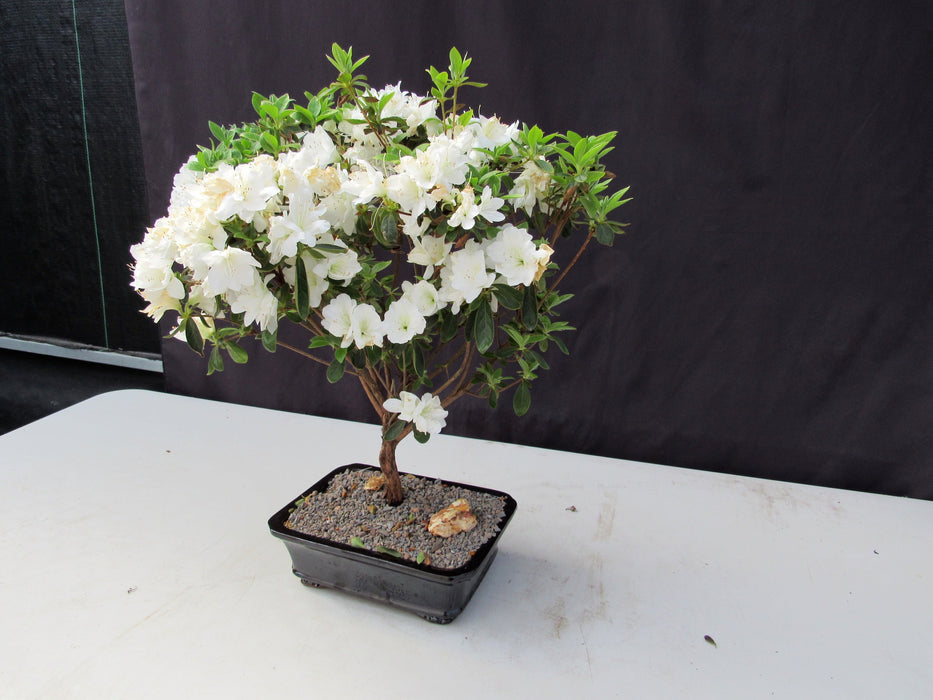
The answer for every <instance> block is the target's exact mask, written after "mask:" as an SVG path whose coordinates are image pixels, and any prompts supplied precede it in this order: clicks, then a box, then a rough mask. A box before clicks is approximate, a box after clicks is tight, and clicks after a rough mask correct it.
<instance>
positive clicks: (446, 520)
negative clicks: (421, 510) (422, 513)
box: [428, 498, 476, 538]
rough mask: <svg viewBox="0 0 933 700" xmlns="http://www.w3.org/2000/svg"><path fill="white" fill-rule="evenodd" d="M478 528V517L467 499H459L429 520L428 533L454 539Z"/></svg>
mask: <svg viewBox="0 0 933 700" xmlns="http://www.w3.org/2000/svg"><path fill="white" fill-rule="evenodd" d="M474 527H476V516H475V515H474V514H473V511H471V510H470V504H469V502H467V500H466V499H465V498H458V499H457V500H456V501H454V502H453V503H451V504H450V505H449V506H447V507H446V508H442V509H441V510H439V511H438V512H436V513H435V514H434V515H432V516H431V518H430V520H428V532H430V533H431V534H432V535H437V536H438V537H445V538H446V537H453V536H454V535H456V534H458V533H460V532H469V531H470V530H472V529H473V528H474Z"/></svg>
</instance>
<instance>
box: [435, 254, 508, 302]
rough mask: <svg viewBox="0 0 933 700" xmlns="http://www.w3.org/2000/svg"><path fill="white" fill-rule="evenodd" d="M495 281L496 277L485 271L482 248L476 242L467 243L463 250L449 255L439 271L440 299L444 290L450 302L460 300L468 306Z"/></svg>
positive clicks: (484, 256)
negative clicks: (447, 261) (448, 258)
mask: <svg viewBox="0 0 933 700" xmlns="http://www.w3.org/2000/svg"><path fill="white" fill-rule="evenodd" d="M495 281H496V276H495V275H494V274H493V273H491V272H488V271H487V270H486V255H485V253H484V252H483V248H482V246H481V245H480V244H479V243H477V242H476V241H468V242H467V244H466V246H465V247H464V248H463V250H458V251H456V252H454V253H451V254H450V262H449V263H448V264H447V265H445V266H444V268H443V269H442V270H441V292H442V298H444V290H445V289H446V290H447V295H448V296H449V297H450V301H452V302H457V301H460V300H462V301H464V302H466V303H467V304H469V303H470V302H471V301H473V300H474V299H475V298H476V297H478V296H479V295H480V293H481V292H482V291H483V290H484V289H487V288H489V287H491V286H492V283H493V282H495ZM458 297H461V299H458ZM457 308H459V305H458V307H457Z"/></svg>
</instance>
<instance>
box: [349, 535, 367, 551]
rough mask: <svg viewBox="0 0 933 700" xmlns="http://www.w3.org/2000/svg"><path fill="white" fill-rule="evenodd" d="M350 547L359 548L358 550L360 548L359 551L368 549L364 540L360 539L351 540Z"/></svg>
mask: <svg viewBox="0 0 933 700" xmlns="http://www.w3.org/2000/svg"><path fill="white" fill-rule="evenodd" d="M350 546H351V547H357V548H359V549H365V548H366V545H365V544H363V540H361V539H360V538H359V537H351V538H350Z"/></svg>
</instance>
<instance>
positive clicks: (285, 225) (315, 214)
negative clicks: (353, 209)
mask: <svg viewBox="0 0 933 700" xmlns="http://www.w3.org/2000/svg"><path fill="white" fill-rule="evenodd" d="M323 214H324V207H323V206H322V205H320V204H318V205H315V204H314V201H313V200H312V199H310V198H305V197H296V198H294V199H293V200H292V201H291V202H290V203H289V207H288V210H287V211H285V212H283V213H282V214H279V215H277V216H273V217H272V218H271V219H270V222H269V244H268V246H267V249H268V251H269V262H271V263H273V264H275V263H277V262H279V260H281V259H282V258H291V257H294V256H295V255H297V254H298V244H299V243H302V244H304V245H306V246H309V247H313V246H314V244H315V243H317V239H318V236H319V235H320V234H322V233H324V232H326V231H327V230H328V229H330V224H329V223H328V222H327V220H325V219H323V218H321V217H322V216H323Z"/></svg>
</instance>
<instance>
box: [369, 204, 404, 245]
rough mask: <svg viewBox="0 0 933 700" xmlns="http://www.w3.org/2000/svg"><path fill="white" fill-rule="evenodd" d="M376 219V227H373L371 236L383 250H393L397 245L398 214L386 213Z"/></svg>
mask: <svg viewBox="0 0 933 700" xmlns="http://www.w3.org/2000/svg"><path fill="white" fill-rule="evenodd" d="M378 219H379V221H378V223H377V225H376V226H374V227H373V235H374V236H375V237H376V240H377V241H379V245H381V246H382V247H383V248H389V249H391V248H395V247H396V246H397V245H398V214H397V213H396V212H394V211H386V213H385V214H383V215H382V216H380V217H378Z"/></svg>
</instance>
